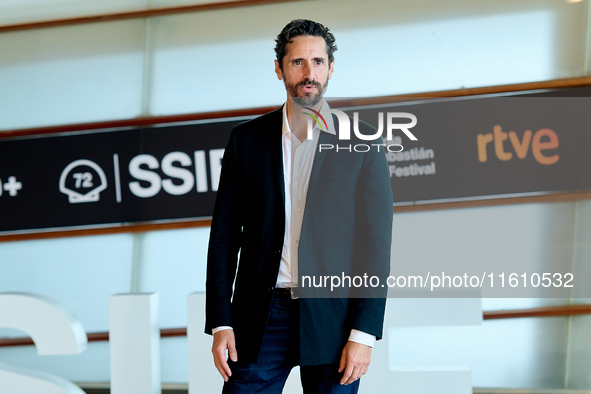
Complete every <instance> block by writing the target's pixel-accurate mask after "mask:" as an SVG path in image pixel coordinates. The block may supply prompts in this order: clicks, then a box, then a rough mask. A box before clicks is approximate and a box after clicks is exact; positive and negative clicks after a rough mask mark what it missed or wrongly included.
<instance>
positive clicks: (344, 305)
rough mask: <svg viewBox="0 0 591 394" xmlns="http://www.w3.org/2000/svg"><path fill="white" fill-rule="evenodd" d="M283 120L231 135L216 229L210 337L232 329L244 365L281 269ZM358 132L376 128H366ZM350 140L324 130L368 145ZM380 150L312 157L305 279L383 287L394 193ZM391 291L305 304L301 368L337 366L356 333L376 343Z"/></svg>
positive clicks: (277, 116) (251, 356) (276, 114)
mask: <svg viewBox="0 0 591 394" xmlns="http://www.w3.org/2000/svg"><path fill="white" fill-rule="evenodd" d="M282 118H283V113H282V109H278V110H276V111H273V112H270V113H268V114H266V115H263V116H261V117H258V118H256V119H253V120H251V121H248V122H245V123H241V124H239V125H237V126H235V127H234V129H233V130H232V133H231V135H230V139H229V142H228V145H227V147H226V150H225V153H224V158H223V162H222V173H221V177H220V183H219V187H218V192H217V199H216V204H215V209H214V214H213V220H212V226H211V235H210V241H209V253H208V262H207V286H206V325H205V332H206V333H208V334H211V330H212V328H215V327H218V326H232V327H233V328H234V332H235V336H236V347H237V351H238V355H239V359H240V360H242V361H247V362H256V360H257V357H258V354H259V350H260V346H261V343H262V340H263V335H264V332H265V326H266V322H267V318H268V314H269V308H270V305H271V301H272V297H273V288H274V286H275V283H276V281H277V274H278V272H279V264H280V261H281V251H282V247H283V236H284V231H285V210H284V195H285V187H284V181H283V164H282V163H283V161H282V135H281V134H282V121H283V119H282ZM335 126H338V122H337V121H336V117H335ZM360 129H361V131H362V132H364V134H370V133H371V132H372V130H373V129H372V128H371V126H369V125H366V124H363V123H362V124H360ZM337 134H338V133H337ZM351 134H352V140H351V141H339V140H338V136H336V135H331V134H328V133H325V132H321V134H320V140H319V144H333V145H337V144H339V145H347V146H348V145H349V144H351V145H356V144H368V143H369V144H371V143H372V142H368V141H361V140H358V139H356V137H355V136H354V133H351ZM383 152H384V149H383V148H382V149H381V150H380V152H378V151H377V149H375V148H374V149H371V150H370V151H368V152H366V153H360V152H354V151H351V152H348V151H346V150H339V151H338V152H337V151H336V150H334V149H333V150H328V151H327V150H324V151H322V152H318V151H316V156H315V159H314V164H313V168H312V173H311V175H310V181H309V184H308V194H307V200H306V208H305V213H304V220H303V224H302V232H301V236H300V242H299V248H298V253H299V257H298V260H299V275H300V278H301V277H302V275H338V276H341V274H342V273H345V274H347V275H354V274H360V275H363V274H364V273H367V275H368V276H370V277H371V276H373V275H375V276H378V277H379V278H380V283H382V284H385V283H386V277H387V276H388V274H389V268H390V243H391V235H392V191H391V187H390V177H389V172H388V166H387V162H386V157H385V154H384V153H383ZM239 252H240V262H239V264H238V268H237V262H238V253H239ZM234 281H235V282H234ZM233 284H234V291H232V286H233ZM301 284H302V283H301V279H300V285H301ZM310 290H311V291H312V292H318V291H319V289H310ZM385 290H386V289H383V290H381V291H379V294H378V295H376V294H377V293H373V294H371V295H370V296H369V297H368V298H348V297H343V298H328V297H329V296H331V294H328V293H326V292H325V293H323V294H320V293H318V294H316V293H314V294H315V295H316V297H313V298H300V300H299V302H300V365H322V364H331V363H337V362H338V361H339V359H340V354H341V351H342V348H343V346H344V345H345V343H346V342H347V339H348V336H349V333H350V331H351V329H352V328H355V329H358V330H360V331H363V332H366V333H369V334H372V335H375V336H376V337H377V338H378V339H380V338H381V336H382V325H383V318H384V309H385ZM327 294H328V295H327ZM332 295H334V294H332Z"/></svg>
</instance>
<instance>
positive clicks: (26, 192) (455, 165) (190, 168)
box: [0, 88, 591, 235]
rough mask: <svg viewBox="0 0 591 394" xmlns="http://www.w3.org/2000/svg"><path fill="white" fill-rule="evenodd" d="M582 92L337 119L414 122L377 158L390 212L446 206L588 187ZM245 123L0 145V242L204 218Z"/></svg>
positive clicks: (423, 103) (590, 162) (368, 111)
mask: <svg viewBox="0 0 591 394" xmlns="http://www.w3.org/2000/svg"><path fill="white" fill-rule="evenodd" d="M588 90H589V89H588V88H585V89H583V90H581V89H580V88H579V89H568V90H567V89H563V90H559V91H549V92H535V93H529V94H520V95H502V96H477V97H470V98H451V99H450V98H445V99H431V100H420V101H419V100H417V101H413V102H408V101H407V102H400V103H393V104H388V105H380V106H374V107H356V108H348V109H343V110H345V111H346V112H347V113H349V114H350V115H352V114H353V113H354V112H358V113H359V118H360V119H362V120H364V121H366V122H368V123H370V124H373V125H374V126H376V127H377V126H378V125H379V121H378V120H379V118H380V116H384V117H385V115H384V114H387V113H388V112H399V113H400V112H406V113H411V114H413V115H414V116H416V118H417V124H416V126H414V127H413V128H412V129H411V131H412V134H413V135H414V136H416V137H417V140H416V141H413V140H411V139H409V138H408V136H407V135H405V134H404V133H403V132H401V130H394V131H393V135H392V140H391V141H389V142H390V143H393V144H397V145H393V146H391V147H390V149H389V150H390V151H388V149H386V148H385V147H381V148H380V149H386V155H387V160H388V164H389V168H390V176H391V184H392V190H393V195H394V201H393V203H394V204H395V205H403V204H412V203H420V202H428V201H436V200H437V201H440V200H444V201H454V200H458V199H466V198H479V197H483V196H495V195H515V194H527V193H546V192H559V191H576V190H588V189H591V177H590V176H589V170H590V169H591V155H589V152H590V150H591V138H589V127H590V125H591V111H589V108H591V98H588V97H573V96H588V93H589V92H588ZM581 92H582V93H581ZM551 96H562V97H551ZM566 96H570V97H566ZM329 101H330V100H329ZM380 113H381V115H380ZM244 119H246V118H242V119H236V118H233V119H212V120H209V121H199V122H194V123H192V124H172V125H158V126H154V127H146V128H139V129H138V128H133V129H130V128H128V129H120V130H108V131H104V130H102V131H92V130H89V131H85V132H77V133H69V134H68V133H65V134H59V135H52V136H36V137H15V138H4V139H0V218H1V220H0V235H8V234H18V233H34V232H40V231H48V230H51V229H79V228H92V227H109V226H118V225H120V224H121V223H126V224H133V223H145V222H163V221H164V222H171V221H178V220H191V219H192V220H194V219H200V218H203V219H207V218H209V217H210V216H211V213H212V211H213V204H214V201H215V192H216V190H217V183H218V178H219V174H220V168H221V159H222V156H223V152H224V146H225V144H226V141H227V139H228V136H229V133H230V130H231V129H232V126H234V125H235V124H237V123H239V122H241V121H243V120H244ZM406 121H408V120H406ZM386 128H387V122H386V119H384V129H386ZM385 132H386V130H384V134H386V133H385ZM369 143H370V142H368V144H369ZM399 145H402V146H403V150H402V151H401V152H397V151H398V150H400V147H399ZM339 146H340V147H341V148H343V147H344V148H345V149H347V147H350V148H351V149H358V150H363V149H364V147H362V146H350V144H349V141H339ZM374 149H377V148H376V147H374Z"/></svg>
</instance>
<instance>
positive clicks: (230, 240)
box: [205, 127, 242, 334]
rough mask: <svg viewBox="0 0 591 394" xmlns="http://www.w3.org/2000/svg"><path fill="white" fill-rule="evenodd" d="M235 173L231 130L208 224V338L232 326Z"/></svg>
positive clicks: (237, 218)
mask: <svg viewBox="0 0 591 394" xmlns="http://www.w3.org/2000/svg"><path fill="white" fill-rule="evenodd" d="M239 170H240V167H239V165H238V151H237V142H236V127H234V129H232V133H231V134H230V139H229V141H228V144H227V146H226V149H225V151H224V157H223V159H222V171H221V175H220V182H219V185H218V190H217V197H216V202H215V208H214V212H213V218H212V222H211V232H210V238H209V249H208V253H207V279H206V300H205V332H206V333H207V334H212V332H211V330H212V328H215V327H219V326H232V311H231V299H232V286H233V283H234V278H235V276H236V267H237V264H238V251H239V249H240V238H241V233H242V218H241V209H240V197H239V196H240V190H241V182H240V174H239Z"/></svg>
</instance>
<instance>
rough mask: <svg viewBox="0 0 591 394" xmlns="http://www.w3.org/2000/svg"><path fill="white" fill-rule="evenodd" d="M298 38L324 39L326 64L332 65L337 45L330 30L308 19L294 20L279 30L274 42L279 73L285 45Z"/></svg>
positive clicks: (285, 49)
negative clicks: (326, 54)
mask: <svg viewBox="0 0 591 394" xmlns="http://www.w3.org/2000/svg"><path fill="white" fill-rule="evenodd" d="M298 36H313V37H322V38H324V42H325V43H326V53H328V64H329V65H330V64H331V63H332V61H333V60H334V56H333V53H334V52H335V51H336V50H337V45H336V43H335V38H334V36H333V35H332V33H331V32H330V30H328V28H327V27H324V26H323V25H321V24H320V23H318V22H314V21H311V20H309V19H294V20H292V21H291V22H289V23H288V24H287V25H286V26H285V27H284V28H283V30H281V33H279V35H278V36H277V39H276V40H275V42H276V43H277V44H276V45H275V54H276V56H277V61H278V62H279V68H281V71H283V58H284V57H285V53H286V52H287V48H286V47H287V44H288V43H292V42H293V39H294V38H296V37H298Z"/></svg>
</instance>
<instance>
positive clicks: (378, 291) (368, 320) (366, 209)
mask: <svg viewBox="0 0 591 394" xmlns="http://www.w3.org/2000/svg"><path fill="white" fill-rule="evenodd" d="M357 190H358V191H357V195H356V200H355V201H356V207H355V210H356V217H357V219H356V225H355V226H356V232H357V234H359V238H358V239H356V245H357V247H356V252H355V263H354V264H355V267H354V271H357V274H358V275H364V274H367V275H368V277H370V278H371V277H372V276H377V277H378V278H379V285H378V287H375V288H374V287H371V286H369V287H365V288H363V289H360V290H361V291H362V293H358V294H357V295H356V297H355V298H354V299H352V300H351V307H352V310H351V313H352V320H353V326H352V328H354V329H356V330H359V331H363V332H365V333H368V334H371V335H375V336H376V338H377V339H381V338H382V331H383V323H384V313H385V308H386V294H387V285H386V281H387V278H388V275H389V273H390V249H391V243H392V201H393V198H392V188H391V183H390V174H389V170H388V163H387V161H386V155H385V152H384V149H380V150H379V151H378V150H377V149H371V150H370V151H369V152H367V153H366V155H365V158H364V162H363V167H362V170H361V174H360V179H359V187H358V189H357ZM382 285H384V287H382Z"/></svg>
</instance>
